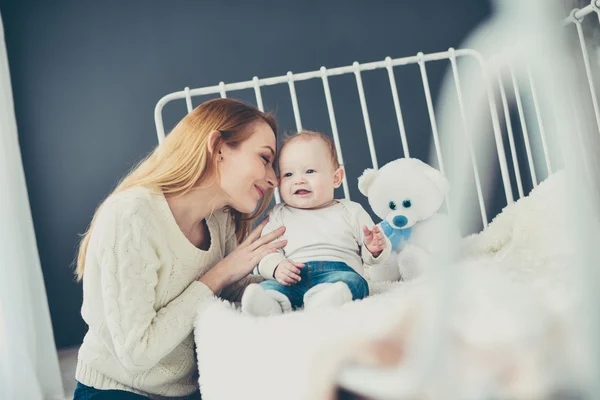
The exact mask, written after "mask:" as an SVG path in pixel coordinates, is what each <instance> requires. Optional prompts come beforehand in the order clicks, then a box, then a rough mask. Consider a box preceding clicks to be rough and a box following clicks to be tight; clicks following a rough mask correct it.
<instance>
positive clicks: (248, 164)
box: [217, 121, 277, 213]
mask: <svg viewBox="0 0 600 400" xmlns="http://www.w3.org/2000/svg"><path fill="white" fill-rule="evenodd" d="M245 129H250V130H251V131H252V133H251V135H250V137H249V138H248V139H246V140H245V141H244V142H242V143H241V144H240V145H239V146H238V147H236V148H232V147H229V146H227V145H224V146H223V147H222V148H221V154H218V156H221V157H223V159H222V160H220V161H219V162H218V163H217V164H218V168H219V175H220V177H221V179H220V186H221V189H222V190H223V192H224V193H225V195H226V197H227V200H226V201H227V205H229V206H230V207H232V208H234V209H235V210H237V211H239V212H242V213H251V212H253V211H254V210H255V209H256V206H257V205H258V202H259V200H260V199H261V198H262V196H263V195H264V194H265V191H266V190H267V189H270V188H274V187H275V186H277V177H276V175H275V170H274V169H273V159H274V158H275V149H276V142H275V133H274V132H273V130H272V129H271V127H270V126H269V125H268V124H267V123H266V122H264V121H257V122H254V123H252V124H250V125H248V126H247V127H246V128H245Z"/></svg>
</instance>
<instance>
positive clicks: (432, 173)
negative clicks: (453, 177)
mask: <svg viewBox="0 0 600 400" xmlns="http://www.w3.org/2000/svg"><path fill="white" fill-rule="evenodd" d="M424 172H425V175H426V176H427V177H428V178H429V179H430V180H431V182H433V184H434V185H435V187H436V188H437V189H438V190H439V191H440V192H441V193H442V195H444V196H446V195H447V194H448V193H450V182H448V179H446V177H445V176H444V174H442V173H441V172H440V171H438V170H437V169H435V168H432V167H429V168H427V169H426V170H425V171H424Z"/></svg>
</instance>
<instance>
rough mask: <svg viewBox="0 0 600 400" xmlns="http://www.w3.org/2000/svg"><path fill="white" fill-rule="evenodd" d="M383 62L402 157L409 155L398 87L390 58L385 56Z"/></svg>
mask: <svg viewBox="0 0 600 400" xmlns="http://www.w3.org/2000/svg"><path fill="white" fill-rule="evenodd" d="M385 63H386V66H385V68H386V69H387V71H388V77H389V79H390V88H391V89H392V99H393V100H394V110H396V119H397V120H398V129H400V140H402V150H403V152H404V157H410V153H409V151H408V141H407V140H406V130H405V129H404V119H403V118H402V110H401V109H400V99H399V98H398V87H397V85H396V78H395V76H394V68H393V66H392V58H391V57H386V58H385Z"/></svg>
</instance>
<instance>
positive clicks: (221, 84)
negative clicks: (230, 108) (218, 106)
mask: <svg viewBox="0 0 600 400" xmlns="http://www.w3.org/2000/svg"><path fill="white" fill-rule="evenodd" d="M219 93H220V94H221V98H222V99H226V98H227V92H225V82H223V81H221V82H219Z"/></svg>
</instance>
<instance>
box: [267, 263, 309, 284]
mask: <svg viewBox="0 0 600 400" xmlns="http://www.w3.org/2000/svg"><path fill="white" fill-rule="evenodd" d="M300 268H304V264H302V263H299V262H295V261H290V260H283V261H282V262H280V263H279V264H277V267H276V268H275V272H274V273H273V278H275V279H276V280H277V282H279V283H281V284H282V285H285V286H290V285H293V284H295V283H296V282H300Z"/></svg>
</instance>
